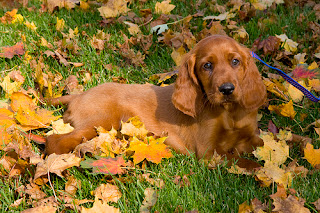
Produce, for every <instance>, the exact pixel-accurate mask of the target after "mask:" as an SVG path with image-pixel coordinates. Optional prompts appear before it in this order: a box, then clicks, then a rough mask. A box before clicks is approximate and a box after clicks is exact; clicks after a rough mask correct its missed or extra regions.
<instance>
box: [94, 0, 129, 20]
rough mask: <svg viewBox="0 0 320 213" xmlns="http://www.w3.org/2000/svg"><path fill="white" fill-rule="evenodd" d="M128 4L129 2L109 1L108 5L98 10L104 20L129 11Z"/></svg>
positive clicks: (122, 0)
mask: <svg viewBox="0 0 320 213" xmlns="http://www.w3.org/2000/svg"><path fill="white" fill-rule="evenodd" d="M127 4H128V1H127V0H109V1H108V2H107V4H106V5H104V6H102V7H100V8H98V10H99V12H100V15H101V16H102V17H104V18H112V17H117V16H118V15H120V14H123V13H127V12H128V11H129V9H128V7H127Z"/></svg>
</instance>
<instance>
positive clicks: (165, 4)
mask: <svg viewBox="0 0 320 213" xmlns="http://www.w3.org/2000/svg"><path fill="white" fill-rule="evenodd" d="M170 3H171V0H167V1H162V2H157V3H156V5H155V11H156V13H159V14H162V13H163V14H170V12H171V11H172V10H173V9H174V8H175V7H176V6H175V5H173V4H170Z"/></svg>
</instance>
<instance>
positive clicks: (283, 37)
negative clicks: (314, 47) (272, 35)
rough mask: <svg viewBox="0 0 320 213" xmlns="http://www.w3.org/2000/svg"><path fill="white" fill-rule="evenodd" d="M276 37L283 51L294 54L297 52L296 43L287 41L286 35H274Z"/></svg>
mask: <svg viewBox="0 0 320 213" xmlns="http://www.w3.org/2000/svg"><path fill="white" fill-rule="evenodd" d="M276 37H277V38H279V39H280V41H281V43H282V47H283V48H284V49H285V50H287V51H288V52H296V51H297V47H298V43H297V42H294V41H292V40H291V39H289V38H288V36H287V35H286V34H281V35H276Z"/></svg>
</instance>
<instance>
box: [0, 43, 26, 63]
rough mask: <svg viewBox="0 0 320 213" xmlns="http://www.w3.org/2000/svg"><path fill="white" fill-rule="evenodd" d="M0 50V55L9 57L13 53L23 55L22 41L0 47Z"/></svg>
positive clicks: (12, 55)
mask: <svg viewBox="0 0 320 213" xmlns="http://www.w3.org/2000/svg"><path fill="white" fill-rule="evenodd" d="M0 51H1V52H0V57H3V58H9V59H11V58H13V57H14V56H15V55H23V54H24V53H25V50H24V47H23V43H22V42H18V43H16V44H15V45H13V46H11V47H2V48H1V50H0Z"/></svg>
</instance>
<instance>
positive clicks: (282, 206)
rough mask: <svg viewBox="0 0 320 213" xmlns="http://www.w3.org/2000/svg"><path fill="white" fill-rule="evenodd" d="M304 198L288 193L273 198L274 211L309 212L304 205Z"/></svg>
mask: <svg viewBox="0 0 320 213" xmlns="http://www.w3.org/2000/svg"><path fill="white" fill-rule="evenodd" d="M304 203H305V200H304V199H303V198H298V197H296V196H293V195H289V196H288V197H287V198H279V197H277V198H275V199H273V205H274V209H273V210H272V211H274V212H299V213H310V210H309V209H307V208H306V207H304Z"/></svg>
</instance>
